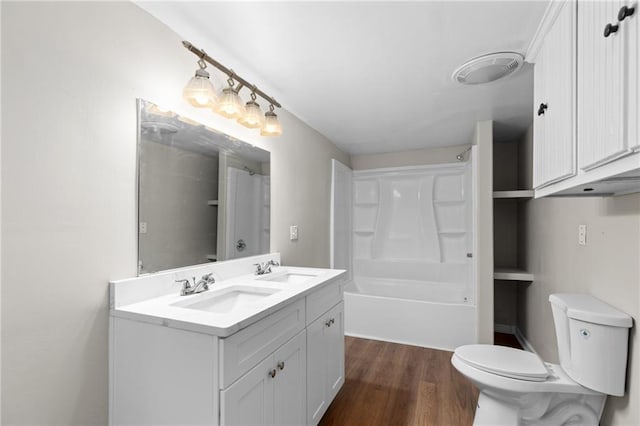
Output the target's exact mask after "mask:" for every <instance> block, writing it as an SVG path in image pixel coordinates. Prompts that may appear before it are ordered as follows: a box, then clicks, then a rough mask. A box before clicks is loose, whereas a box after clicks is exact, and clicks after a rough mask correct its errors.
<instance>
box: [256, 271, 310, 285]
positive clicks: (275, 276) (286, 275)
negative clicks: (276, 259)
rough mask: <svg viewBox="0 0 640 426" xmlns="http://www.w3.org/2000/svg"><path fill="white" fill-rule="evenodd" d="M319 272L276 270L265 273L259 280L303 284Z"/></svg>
mask: <svg viewBox="0 0 640 426" xmlns="http://www.w3.org/2000/svg"><path fill="white" fill-rule="evenodd" d="M317 276H318V274H314V273H308V274H302V273H298V272H290V271H276V272H271V273H270V274H265V275H261V276H259V277H257V278H256V279H257V280H264V281H273V282H279V283H287V284H301V283H303V282H305V281H309V280H310V279H311V278H315V277H317Z"/></svg>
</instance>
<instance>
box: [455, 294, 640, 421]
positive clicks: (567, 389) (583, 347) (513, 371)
mask: <svg viewBox="0 0 640 426" xmlns="http://www.w3.org/2000/svg"><path fill="white" fill-rule="evenodd" d="M550 301H551V303H552V308H553V315H554V323H555V326H556V336H557V339H558V351H559V355H560V361H561V363H560V365H557V364H551V363H546V362H543V361H542V360H541V359H540V358H539V357H538V355H537V354H535V353H532V352H527V351H523V350H519V349H513V348H507V347H501V346H493V345H466V346H461V347H459V348H457V349H456V350H455V352H454V354H453V356H452V358H451V363H452V364H453V366H454V367H455V368H456V369H457V370H458V371H459V372H460V373H462V374H463V375H464V376H466V377H467V378H468V379H469V380H470V381H471V382H472V383H473V384H474V385H475V386H476V387H477V388H478V389H479V390H480V396H479V398H478V406H477V408H476V414H475V417H474V423H473V424H474V425H475V426H480V425H487V426H488V425H492V426H498V425H510V426H511V425H513V426H515V425H540V426H542V425H544V426H546V425H549V426H551V425H554V426H558V425H594V426H596V425H598V423H599V420H600V416H601V415H602V410H603V408H604V404H605V402H606V397H607V395H608V394H610V395H622V394H624V381H625V373H626V360H627V344H628V332H629V331H628V330H629V327H631V325H632V320H631V317H629V316H628V315H626V314H625V313H624V312H620V311H618V310H616V309H615V308H613V307H611V306H609V305H607V304H606V303H604V302H602V301H600V300H598V299H596V298H594V297H592V296H588V295H575V294H555V295H551V297H550Z"/></svg>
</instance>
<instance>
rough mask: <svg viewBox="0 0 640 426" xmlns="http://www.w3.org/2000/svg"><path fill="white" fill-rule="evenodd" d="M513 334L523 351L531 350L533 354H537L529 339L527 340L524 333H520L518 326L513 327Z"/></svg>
mask: <svg viewBox="0 0 640 426" xmlns="http://www.w3.org/2000/svg"><path fill="white" fill-rule="evenodd" d="M515 329H516V330H515V333H513V334H515V336H516V339H518V342H519V343H520V346H522V348H523V349H524V350H525V351H528V352H533V353H534V354H537V353H538V352H536V350H535V349H534V348H533V346H532V345H531V343H529V341H528V340H527V338H526V337H524V334H522V332H521V331H520V329H519V328H518V327H515Z"/></svg>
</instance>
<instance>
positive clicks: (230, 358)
mask: <svg viewBox="0 0 640 426" xmlns="http://www.w3.org/2000/svg"><path fill="white" fill-rule="evenodd" d="M269 260H275V261H278V262H279V261H280V259H279V255H278V254H269V255H261V256H254V257H249V258H243V259H237V260H232V261H227V262H220V263H214V264H208V265H201V266H196V267H191V268H180V269H176V270H171V271H166V272H161V273H157V274H153V275H149V276H143V277H139V278H133V279H129V280H122V281H116V282H112V283H110V314H111V318H110V342H109V347H110V354H109V364H110V366H109V367H110V372H109V376H110V389H109V422H110V424H111V425H122V424H127V425H134V424H158V425H159V424H180V425H263V424H277V425H285V424H291V425H294V424H295V425H302V424H312V425H315V424H317V423H318V421H319V420H320V418H321V417H322V415H323V414H324V412H325V411H326V409H327V407H328V406H329V404H330V403H331V401H332V400H333V398H334V397H335V396H336V394H337V392H338V390H339V389H340V387H341V386H342V384H343V383H344V321H343V319H344V310H343V302H342V298H343V296H342V294H343V286H344V279H345V278H344V277H345V272H344V271H342V270H332V269H317V268H297V267H295V268H294V267H275V268H273V271H272V272H271V273H267V274H264V275H259V276H258V275H255V274H254V270H255V267H254V264H256V263H263V262H267V261H269ZM209 273H212V274H213V277H214V278H215V279H216V283H215V284H213V285H211V286H210V289H209V290H208V291H204V292H202V293H199V294H193V295H188V296H180V284H178V283H176V282H175V281H176V280H180V279H186V278H190V277H200V276H203V275H206V274H209Z"/></svg>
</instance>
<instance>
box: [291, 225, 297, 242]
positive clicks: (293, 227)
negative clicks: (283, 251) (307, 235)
mask: <svg viewBox="0 0 640 426" xmlns="http://www.w3.org/2000/svg"><path fill="white" fill-rule="evenodd" d="M289 239H290V240H291V241H296V240H297V239H298V225H291V226H290V227H289Z"/></svg>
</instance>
